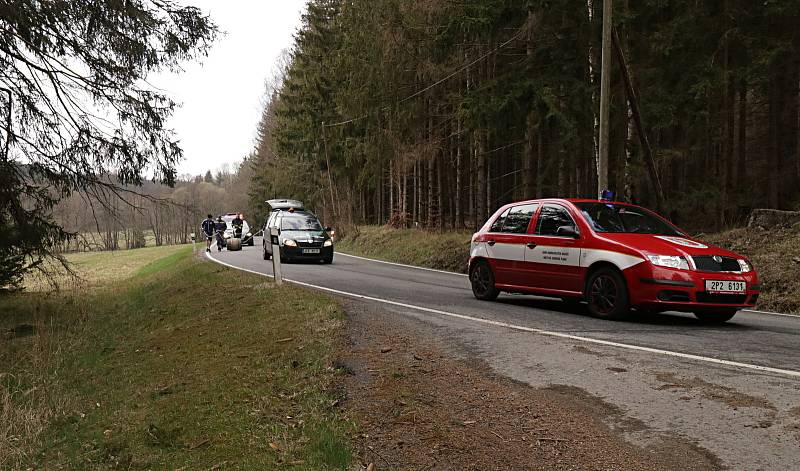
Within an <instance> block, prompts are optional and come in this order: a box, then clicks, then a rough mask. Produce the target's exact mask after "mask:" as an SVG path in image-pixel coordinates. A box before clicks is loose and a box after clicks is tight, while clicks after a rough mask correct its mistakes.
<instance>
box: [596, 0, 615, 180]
mask: <svg viewBox="0 0 800 471" xmlns="http://www.w3.org/2000/svg"><path fill="white" fill-rule="evenodd" d="M611 2H612V0H603V47H602V57H601V60H602V64H601V66H600V159H599V160H598V162H597V193H598V196H601V195H602V193H603V190H606V189H608V124H609V123H608V114H609V108H610V104H611V96H610V93H611V14H612V13H611V11H612V8H611Z"/></svg>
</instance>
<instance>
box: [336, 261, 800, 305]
mask: <svg viewBox="0 0 800 471" xmlns="http://www.w3.org/2000/svg"><path fill="white" fill-rule="evenodd" d="M336 255H343V256H345V257H352V258H357V259H359V260H366V261H368V262H375V263H383V264H386V265H394V266H398V267H403V268H413V269H415V270H425V271H432V272H436V273H444V274H445V275H457V276H469V275H466V274H464V273H456V272H454V271H447V270H437V269H435V268H427V267H418V266H416V265H406V264H405V263H395V262H387V261H385V260H378V259H375V258H369V257H361V256H358V255H351V254H349V253H344V252H338V251H337V252H336ZM742 311H743V312H754V313H756V314H769V315H771V316H783V317H800V314H785V313H782V312H772V311H758V310H755V309H742Z"/></svg>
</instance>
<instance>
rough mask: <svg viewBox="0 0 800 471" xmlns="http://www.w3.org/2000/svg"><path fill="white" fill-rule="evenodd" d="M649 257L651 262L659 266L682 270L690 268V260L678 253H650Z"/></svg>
mask: <svg viewBox="0 0 800 471" xmlns="http://www.w3.org/2000/svg"><path fill="white" fill-rule="evenodd" d="M647 258H648V259H649V260H650V263H652V264H653V265H656V266H659V267H667V268H677V269H680V270H688V269H689V262H687V261H686V259H685V258H683V257H679V256H677V255H648V256H647Z"/></svg>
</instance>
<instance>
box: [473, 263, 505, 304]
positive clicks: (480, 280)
mask: <svg viewBox="0 0 800 471" xmlns="http://www.w3.org/2000/svg"><path fill="white" fill-rule="evenodd" d="M469 281H470V283H471V284H472V294H473V295H475V297H476V298H478V299H480V300H483V301H493V300H495V299H497V296H499V295H500V290H499V289H497V288H495V286H494V273H492V267H491V266H490V265H489V264H488V263H487V262H486V261H485V260H479V261H477V262H475V266H474V267H473V268H472V271H471V272H470V274H469Z"/></svg>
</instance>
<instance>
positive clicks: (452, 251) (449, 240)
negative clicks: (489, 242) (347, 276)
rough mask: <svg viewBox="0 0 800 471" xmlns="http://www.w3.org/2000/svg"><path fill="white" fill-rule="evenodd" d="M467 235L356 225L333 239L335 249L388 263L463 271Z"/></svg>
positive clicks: (468, 234)
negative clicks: (356, 227) (335, 239)
mask: <svg viewBox="0 0 800 471" xmlns="http://www.w3.org/2000/svg"><path fill="white" fill-rule="evenodd" d="M471 235H472V234H471V233H468V232H430V231H426V230H421V229H390V228H387V227H385V226H360V227H359V228H358V230H357V231H351V233H350V234H348V235H347V236H346V237H344V238H343V239H341V240H339V241H337V243H336V250H340V251H342V252H344V253H350V254H353V255H360V256H364V257H371V258H376V259H380V260H386V261H389V262H396V263H406V264H410V265H417V266H422V267H428V268H437V269H440V270H450V271H455V272H460V273H466V271H467V262H468V260H469V242H470V237H471Z"/></svg>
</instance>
